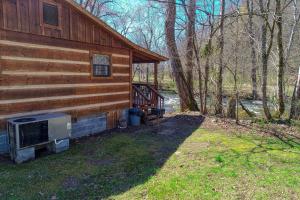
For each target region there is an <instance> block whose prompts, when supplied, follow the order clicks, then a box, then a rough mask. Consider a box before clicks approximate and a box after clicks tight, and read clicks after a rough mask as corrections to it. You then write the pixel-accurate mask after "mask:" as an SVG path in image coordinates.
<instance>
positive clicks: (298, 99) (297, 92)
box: [289, 67, 300, 119]
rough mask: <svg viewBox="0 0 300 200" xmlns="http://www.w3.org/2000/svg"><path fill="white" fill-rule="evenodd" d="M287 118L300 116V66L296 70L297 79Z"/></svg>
mask: <svg viewBox="0 0 300 200" xmlns="http://www.w3.org/2000/svg"><path fill="white" fill-rule="evenodd" d="M289 118H290V119H299V118H300V67H299V72H298V79H297V81H296V84H295V87H294V92H293V97H292V102H291V110H290V117H289Z"/></svg>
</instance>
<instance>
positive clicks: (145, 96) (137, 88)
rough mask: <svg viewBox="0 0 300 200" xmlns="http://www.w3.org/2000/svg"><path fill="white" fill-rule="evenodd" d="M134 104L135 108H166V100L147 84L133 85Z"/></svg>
mask: <svg viewBox="0 0 300 200" xmlns="http://www.w3.org/2000/svg"><path fill="white" fill-rule="evenodd" d="M133 102H134V106H135V107H139V108H141V109H145V108H158V109H163V108H164V102H165V98H164V97H163V96H162V95H161V94H159V93H158V91H157V90H156V89H154V86H152V85H150V84H146V83H134V84H133Z"/></svg>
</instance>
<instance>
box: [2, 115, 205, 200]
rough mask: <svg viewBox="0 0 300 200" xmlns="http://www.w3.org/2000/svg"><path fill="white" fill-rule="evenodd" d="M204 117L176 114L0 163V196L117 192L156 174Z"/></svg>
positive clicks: (81, 196)
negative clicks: (62, 149) (26, 160)
mask: <svg viewBox="0 0 300 200" xmlns="http://www.w3.org/2000/svg"><path fill="white" fill-rule="evenodd" d="M203 121H204V117H201V116H190V115H178V116H176V117H171V118H166V119H165V120H164V121H163V123H160V124H155V125H153V126H145V125H142V126H140V127H136V128H133V127H131V128H128V129H125V130H113V131H109V132H106V133H103V134H101V135H99V136H94V137H90V138H85V139H82V140H78V141H74V142H73V143H72V145H71V149H70V150H69V151H67V152H65V153H61V154H57V155H49V156H43V157H41V158H39V159H37V160H35V161H32V162H29V163H26V164H23V165H13V164H8V163H6V162H0V172H1V173H2V172H5V174H4V176H0V196H1V198H2V197H4V198H7V199H9V198H15V199H19V198H20V199H24V197H26V198H28V199H41V198H42V199H49V198H53V197H57V198H59V199H106V198H109V197H112V196H115V195H119V194H121V193H124V192H126V191H128V190H130V189H132V188H133V187H135V186H138V185H140V184H143V183H145V182H146V181H147V180H149V179H150V178H151V177H152V176H153V175H155V174H156V173H157V171H159V170H160V169H161V167H162V166H163V165H164V164H165V163H166V162H167V160H168V159H169V157H170V156H171V155H172V154H173V153H175V152H176V151H177V149H178V147H179V146H180V145H181V144H182V143H183V142H184V141H185V140H186V138H188V137H189V136H190V135H191V134H192V133H193V132H194V131H195V130H196V129H198V128H199V127H200V126H201V124H202V122H203ZM1 175H3V174H1ZM11 185H15V186H14V187H11ZM141 196H142V194H141Z"/></svg>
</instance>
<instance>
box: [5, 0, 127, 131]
mask: <svg viewBox="0 0 300 200" xmlns="http://www.w3.org/2000/svg"><path fill="white" fill-rule="evenodd" d="M42 1H52V2H55V3H58V4H59V5H60V7H61V9H62V10H61V15H60V22H61V24H60V28H59V29H52V28H49V27H46V26H43V24H41V9H40V5H41V2H42ZM92 52H96V53H99V54H108V55H110V56H111V60H112V77H109V78H94V77H92V76H91V71H92V69H91V56H92ZM131 63H132V52H131V50H130V49H129V48H128V47H127V46H126V45H125V43H124V42H123V41H121V40H119V39H117V38H115V37H114V36H113V35H112V34H109V33H108V32H107V31H106V30H105V28H103V27H101V26H100V25H99V24H97V23H96V22H95V21H93V20H91V19H90V18H88V17H86V16H85V15H84V14H82V13H80V12H79V11H77V10H76V9H75V8H73V7H72V6H70V5H69V4H68V3H67V2H65V1H64V0H0V130H1V129H4V128H5V121H6V119H7V118H11V117H18V116H23V115H33V114H40V113H47V112H65V113H69V114H71V115H72V116H73V118H77V117H81V116H86V115H93V114H97V113H101V112H108V127H109V128H112V127H113V126H116V120H117V117H118V113H120V110H122V109H125V108H129V107H130V100H131V98H130V96H131V94H130V91H131V78H130V75H131V73H132V69H131Z"/></svg>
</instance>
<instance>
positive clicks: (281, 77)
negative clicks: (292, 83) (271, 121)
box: [276, 0, 285, 116]
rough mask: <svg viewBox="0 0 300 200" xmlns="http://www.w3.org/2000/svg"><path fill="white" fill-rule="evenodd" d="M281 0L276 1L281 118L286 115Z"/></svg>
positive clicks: (278, 86)
mask: <svg viewBox="0 0 300 200" xmlns="http://www.w3.org/2000/svg"><path fill="white" fill-rule="evenodd" d="M281 9H282V8H281V0H276V25H277V29H278V32H277V47H278V58H279V63H278V73H277V89H278V91H277V93H278V104H279V114H280V116H281V115H282V114H283V113H284V110H285V105H284V88H283V83H284V68H285V61H284V49H283V33H282V11H281Z"/></svg>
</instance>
